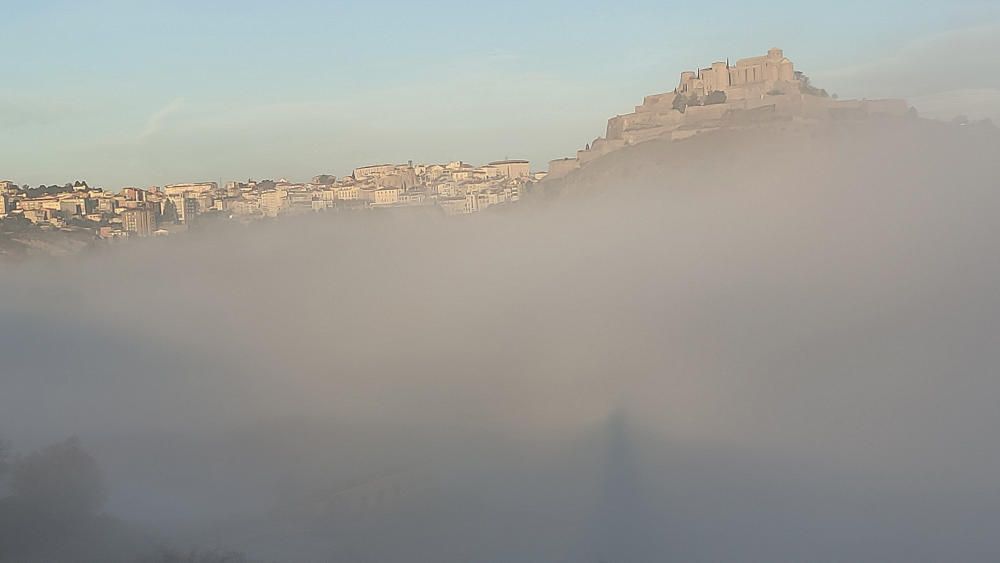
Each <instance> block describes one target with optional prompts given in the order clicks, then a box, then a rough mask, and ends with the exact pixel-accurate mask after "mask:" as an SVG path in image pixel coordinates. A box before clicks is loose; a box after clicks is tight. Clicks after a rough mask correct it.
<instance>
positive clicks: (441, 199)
mask: <svg viewBox="0 0 1000 563" xmlns="http://www.w3.org/2000/svg"><path fill="white" fill-rule="evenodd" d="M914 111H915V110H914V109H913V108H911V107H910V106H909V105H908V104H907V103H906V102H905V101H904V100H898V99H889V100H840V99H838V98H837V96H836V95H830V94H829V93H827V91H826V90H822V89H820V88H817V87H816V86H813V85H812V84H811V82H810V80H809V78H808V76H806V75H805V74H804V73H802V72H799V71H797V70H796V69H795V65H794V63H792V61H791V60H790V59H788V58H787V57H786V56H785V53H784V51H783V50H781V49H771V50H769V51H768V52H767V54H766V55H762V56H758V57H752V58H748V59H741V60H738V61H736V63H730V62H728V61H727V62H715V63H713V64H711V65H710V66H707V67H704V68H700V69H699V70H696V71H685V72H683V73H681V75H680V82H679V83H678V85H677V87H676V88H674V90H673V91H671V92H668V93H664V94H654V95H650V96H646V98H645V99H644V100H643V103H642V104H641V105H639V106H636V107H635V111H634V112H632V113H629V114H625V115H618V116H615V117H613V118H611V119H610V120H609V121H608V125H607V132H606V134H605V136H603V137H598V138H597V139H595V140H593V141H592V142H591V143H588V144H587V146H586V147H585V148H584V149H582V150H580V151H578V152H577V154H576V156H575V157H572V158H564V159H558V160H554V161H551V162H550V163H549V169H548V171H547V172H535V173H533V172H532V170H531V164H530V162H529V161H527V160H501V161H496V162H491V163H489V164H487V165H484V166H472V165H470V164H467V163H465V162H460V161H457V162H450V163H448V164H414V163H413V162H409V163H407V164H400V165H396V164H379V165H372V166H364V167H361V168H357V169H355V170H354V171H353V173H352V174H351V175H349V176H347V177H344V178H336V177H334V176H329V175H321V176H317V177H315V178H313V179H312V181H310V182H308V183H294V182H289V181H287V180H261V181H255V180H248V181H245V182H229V183H228V184H226V185H225V186H220V185H219V184H218V183H216V182H204V183H189V184H173V185H167V186H163V187H152V188H148V189H139V188H133V187H129V188H124V189H122V190H120V191H119V192H117V193H111V192H108V191H105V190H103V189H100V188H92V187H90V186H88V185H87V184H86V183H85V182H79V181H78V182H76V183H73V184H66V185H65V186H40V187H38V188H34V189H30V188H28V186H19V185H17V184H16V183H14V182H11V181H0V227H3V222H4V221H3V219H4V218H6V219H7V221H6V222H7V223H8V225H9V224H10V223H11V222H14V223H17V224H19V225H22V226H23V225H28V226H31V227H36V228H37V229H42V230H46V231H50V232H53V231H54V232H58V233H75V234H76V235H77V236H79V235H80V234H92V235H93V236H94V237H96V238H97V239H128V238H144V237H151V236H162V235H167V234H170V233H172V232H177V231H182V230H185V229H187V228H188V227H189V226H190V225H191V224H192V222H194V221H196V220H197V218H198V217H200V216H203V215H208V214H211V215H215V216H222V217H226V218H230V219H235V220H244V221H249V220H254V219H258V218H269V217H271V218H273V217H279V216H286V215H296V214H302V213H307V212H308V213H313V212H322V211H326V210H341V209H377V208H387V207H417V206H427V207H433V208H437V209H439V210H440V211H441V212H442V213H444V214H445V215H465V214H472V213H477V212H480V211H482V210H484V209H487V208H489V207H492V206H495V205H500V204H506V203H509V202H516V201H519V200H520V199H521V198H522V197H523V195H524V194H525V193H527V191H529V190H530V189H531V187H532V186H533V185H535V184H536V183H538V182H542V181H552V180H558V179H560V178H563V177H565V176H568V175H570V174H572V173H574V172H575V171H576V170H578V169H580V168H582V167H584V166H586V165H587V164H588V163H590V162H592V161H594V160H595V159H598V158H600V157H602V156H604V155H607V154H609V153H612V152H614V151H617V150H620V149H623V148H625V147H629V146H634V145H638V144H641V143H644V142H647V141H652V140H663V139H666V140H670V141H682V140H684V139H688V138H691V137H694V136H697V135H701V134H704V133H709V132H712V131H717V130H722V129H727V130H728V129H740V128H748V127H762V126H774V125H777V126H780V127H812V126H814V125H816V124H818V123H823V122H830V121H837V120H857V119H869V118H877V117H883V116H892V117H904V116H907V115H912V114H913V113H914ZM37 229H36V230H37ZM10 231H11V229H10V228H0V239H2V238H3V233H5V232H8V233H9V232H10ZM0 242H2V240H0ZM2 252H3V248H2V247H0V253H2Z"/></svg>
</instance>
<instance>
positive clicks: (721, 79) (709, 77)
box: [677, 49, 797, 99]
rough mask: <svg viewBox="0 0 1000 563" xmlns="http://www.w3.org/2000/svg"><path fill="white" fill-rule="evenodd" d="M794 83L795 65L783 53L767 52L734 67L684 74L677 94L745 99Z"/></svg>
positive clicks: (725, 65) (717, 66) (713, 67)
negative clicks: (718, 93)
mask: <svg viewBox="0 0 1000 563" xmlns="http://www.w3.org/2000/svg"><path fill="white" fill-rule="evenodd" d="M795 82H797V80H796V78H795V65H794V64H793V63H792V61H790V60H788V58H786V57H785V52H784V51H782V50H781V49H771V50H770V51H768V52H767V55H765V56H762V57H753V58H749V59H741V60H739V61H736V64H735V65H730V64H729V63H728V62H725V63H723V62H716V63H712V65H711V66H710V67H708V68H704V69H701V70H699V71H698V72H691V71H688V72H684V73H682V74H681V82H680V85H679V86H678V87H677V93H678V94H687V95H696V96H700V97H705V96H708V95H710V94H712V93H713V92H723V93H725V94H726V96H727V98H728V99H748V98H750V97H752V96H760V95H761V94H766V93H767V92H771V91H773V90H774V89H775V88H776V87H777V86H778V85H779V84H781V83H788V84H792V83H795Z"/></svg>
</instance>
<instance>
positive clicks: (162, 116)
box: [139, 98, 185, 141]
mask: <svg viewBox="0 0 1000 563" xmlns="http://www.w3.org/2000/svg"><path fill="white" fill-rule="evenodd" d="M184 103H185V100H184V98H174V99H173V100H170V102H169V103H168V104H167V105H165V106H163V107H162V108H160V109H158V110H156V111H155V112H153V114H152V115H150V116H149V118H148V119H147V120H146V126H145V127H143V129H142V132H141V133H139V140H140V141H143V140H146V139H148V138H150V137H152V136H153V135H156V134H157V133H159V132H160V130H161V129H162V128H163V123H164V122H165V121H166V120H167V118H169V117H170V116H171V115H172V114H174V113H177V111H179V110H180V109H181V108H183V107H184Z"/></svg>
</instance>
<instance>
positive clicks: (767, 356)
mask: <svg viewBox="0 0 1000 563" xmlns="http://www.w3.org/2000/svg"><path fill="white" fill-rule="evenodd" d="M998 157H1000V134H998V133H997V131H996V129H993V128H990V127H987V126H984V125H974V126H968V127H959V126H955V125H950V124H936V123H931V122H925V121H918V120H915V119H911V120H902V121H884V122H882V121H872V122H868V123H854V124H832V125H830V126H829V127H827V128H823V129H817V130H812V131H798V132H795V131H777V130H770V129H768V130H758V131H742V132H739V131H733V132H725V133H719V134H708V135H703V136H700V137H698V138H696V139H692V140H689V141H685V142H678V143H672V144H671V143H667V142H651V143H647V144H643V145H640V146H637V147H633V148H630V149H627V150H624V151H621V152H619V153H616V154H614V155H612V156H610V157H606V158H604V159H602V160H599V161H597V162H594V163H593V164H591V165H589V166H587V167H586V168H585V169H584V170H583V171H582V172H581V173H580V174H578V175H577V176H571V177H569V178H567V179H566V180H561V181H556V182H552V183H549V184H547V185H546V184H543V186H542V187H540V188H539V189H536V191H535V193H533V194H532V197H530V198H527V199H526V200H525V201H522V202H520V203H519V204H518V205H515V206H511V207H509V208H505V209H502V210H500V211H498V212H495V213H483V214H479V215H477V216H474V217H469V218H459V219H449V218H444V217H438V216H437V215H435V214H431V213H405V212H400V213H395V212H386V213H370V214H367V213H365V214H335V213H331V214H321V215H317V216H315V217H310V218H308V219H305V220H296V219H289V220H279V221H276V222H272V223H267V224H256V225H251V226H240V225H235V224H219V225H215V226H213V227H212V228H210V229H207V230H206V231H204V232H200V233H191V234H189V235H186V236H181V237H176V238H172V239H170V240H154V241H150V242H143V243H136V244H128V245H122V246H119V247H115V248H108V249H104V250H102V251H97V252H94V253H90V254H87V255H83V256H79V257H75V258H71V259H61V260H54V261H36V262H30V263H24V264H19V265H16V266H13V265H7V264H5V265H2V266H0V268H2V270H0V437H2V438H3V439H5V440H6V441H8V442H10V443H11V446H12V447H13V448H14V449H15V450H16V451H18V452H30V451H32V450H35V449H37V448H39V447H42V446H45V445H47V444H51V443H54V442H58V441H60V440H63V439H65V438H67V437H69V436H74V435H76V436H79V437H80V440H81V444H82V445H83V447H85V448H86V449H87V451H89V452H90V453H91V454H92V455H93V457H94V459H95V460H96V461H97V463H98V464H99V465H100V467H101V469H102V471H103V473H104V475H105V478H106V486H107V489H108V493H109V497H108V503H107V505H106V506H105V508H104V510H105V511H106V512H107V513H108V514H109V515H110V516H113V517H115V518H116V519H120V520H121V521H123V522H127V523H128V526H130V527H131V528H133V529H135V530H137V531H136V532H135V533H136V534H139V535H142V537H144V538H147V537H148V538H150V539H149V541H150V542H154V543H155V542H165V543H168V544H170V545H176V546H179V547H180V548H188V547H199V548H203V549H226V550H230V549H231V550H235V551H240V552H243V553H245V554H246V555H247V557H249V558H250V559H251V560H253V561H280V562H296V563H297V562H314V561H351V562H354V561H380V562H388V561H408V562H409V561H427V562H445V561H456V562H458V561H496V562H500V561H505V562H510V561H589V562H595V563H596V562H598V561H604V562H608V563H615V562H639V561H650V562H652V561H798V560H851V561H920V560H926V561H940V560H963V561H976V560H979V561H989V560H996V558H998V557H1000V539H997V537H996V534H995V530H996V527H997V525H998V524H1000V488H998V486H997V475H998V474H1000V437H998V435H997V431H996V429H997V428H1000V410H998V409H997V408H996V403H997V399H998V398H1000V379H998V378H997V370H998V366H1000V340H998V338H1000V296H998V293H997V288H998V287H1000V263H998V261H997V259H996V251H995V246H996V241H997V240H1000V221H998V220H997V217H998V213H1000V158H998ZM357 491H361V492H360V493H358V494H357V495H355V492H357ZM365 491H370V493H366V492H365ZM387 491H388V492H387ZM143 541H145V540H143ZM2 553H3V552H2V550H0V557H2ZM51 553H54V552H51ZM76 553H82V551H77V552H76ZM61 556H63V555H61ZM52 557H55V556H54V555H52ZM121 557H122V558H123V559H122V560H128V559H127V558H128V557H132V555H122V556H121ZM65 558H66V559H65V560H68V561H74V560H77V559H74V557H73V556H72V555H65Z"/></svg>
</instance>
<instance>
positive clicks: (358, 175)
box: [353, 164, 396, 181]
mask: <svg viewBox="0 0 1000 563" xmlns="http://www.w3.org/2000/svg"><path fill="white" fill-rule="evenodd" d="M395 170H396V167H395V166H394V165H392V164H375V165H372V166H362V167H361V168H355V169H354V174H353V175H354V179H355V180H357V181H361V180H364V179H367V178H381V177H382V176H385V175H387V174H391V173H392V172H394V171H395Z"/></svg>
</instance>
